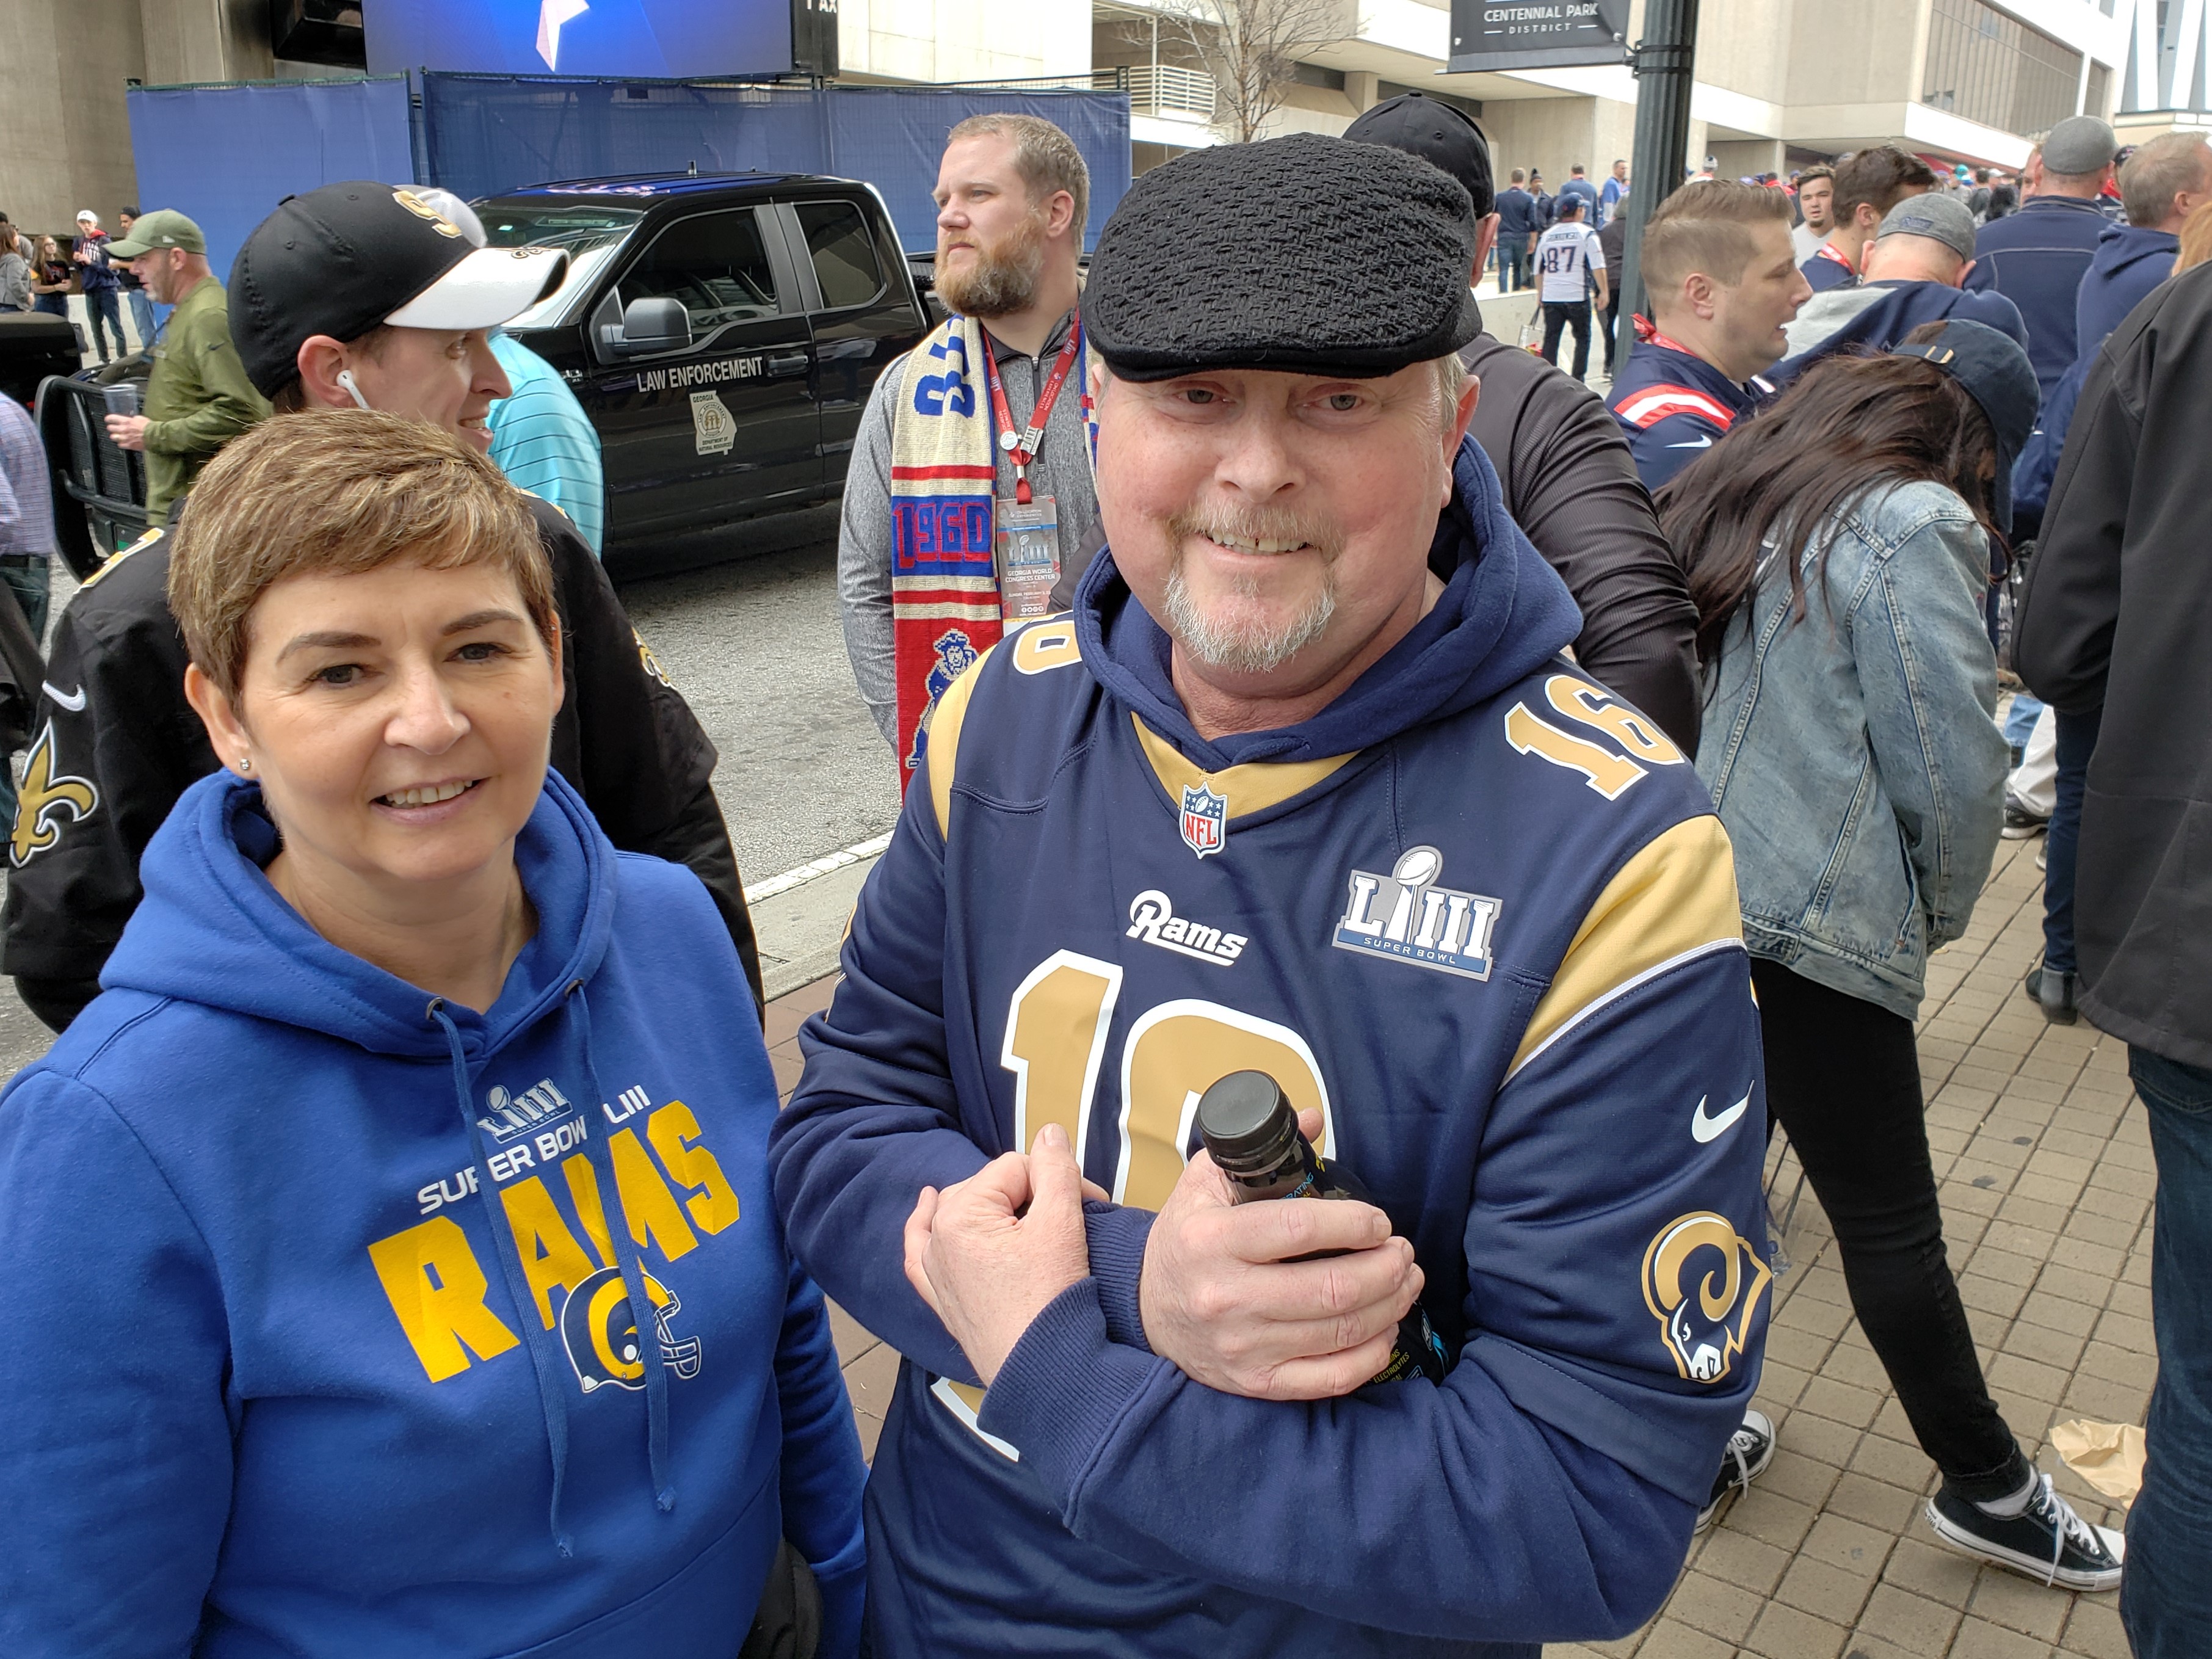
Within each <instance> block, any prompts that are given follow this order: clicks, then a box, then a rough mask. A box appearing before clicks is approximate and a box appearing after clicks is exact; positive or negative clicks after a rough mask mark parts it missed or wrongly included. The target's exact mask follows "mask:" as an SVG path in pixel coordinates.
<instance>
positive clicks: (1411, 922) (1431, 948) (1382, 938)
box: [1329, 847, 1498, 979]
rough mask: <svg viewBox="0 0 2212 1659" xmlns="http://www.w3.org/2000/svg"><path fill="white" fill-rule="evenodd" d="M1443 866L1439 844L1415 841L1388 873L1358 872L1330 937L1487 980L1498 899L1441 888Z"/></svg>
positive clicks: (1345, 946)
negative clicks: (1415, 844)
mask: <svg viewBox="0 0 2212 1659" xmlns="http://www.w3.org/2000/svg"><path fill="white" fill-rule="evenodd" d="M1443 867H1444V855H1443V854H1442V853H1439V852H1438V851H1437V849H1436V848H1433V847H1413V848H1407V851H1406V852H1405V853H1404V854H1402V855H1401V857H1400V858H1399V860H1398V862H1397V863H1396V864H1395V865H1393V866H1391V869H1390V873H1389V875H1387V876H1378V875H1376V874H1375V873H1374V872H1371V871H1368V870H1354V871H1353V872H1352V875H1351V878H1350V883H1349V888H1350V890H1349V892H1348V893H1347V895H1346V899H1345V905H1344V915H1342V916H1341V917H1340V918H1339V919H1338V921H1337V924H1336V933H1335V936H1334V938H1333V939H1330V941H1329V943H1330V944H1332V945H1335V946H1336V948H1337V949H1338V950H1340V951H1364V952H1365V953H1366V954H1367V955H1369V956H1376V957H1395V958H1396V959H1397V960H1399V961H1400V962H1410V963H1413V965H1414V966H1415V967H1417V968H1433V969H1437V971H1438V972H1440V973H1446V974H1460V975H1464V976H1465V977H1467V978H1468V979H1488V978H1489V977H1490V935H1491V930H1492V928H1494V927H1496V926H1497V925H1498V901H1497V900H1496V899H1494V898H1486V897H1484V896H1482V895H1481V894H1480V893H1462V892H1460V891H1457V890H1455V889H1453V888H1449V887H1439V886H1437V884H1436V882H1437V877H1438V876H1440V875H1442V874H1443Z"/></svg>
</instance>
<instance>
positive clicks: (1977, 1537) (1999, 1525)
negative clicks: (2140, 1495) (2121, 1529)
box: [1928, 1471, 2127, 1590]
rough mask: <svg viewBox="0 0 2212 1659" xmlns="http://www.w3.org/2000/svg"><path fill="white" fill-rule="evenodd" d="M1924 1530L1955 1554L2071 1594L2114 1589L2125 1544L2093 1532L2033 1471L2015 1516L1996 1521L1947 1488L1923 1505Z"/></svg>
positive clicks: (2106, 1531) (2102, 1530)
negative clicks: (1925, 1507) (1928, 1529)
mask: <svg viewBox="0 0 2212 1659" xmlns="http://www.w3.org/2000/svg"><path fill="white" fill-rule="evenodd" d="M1928 1524H1929V1525H1930V1526H1931V1527H1933V1528H1936V1536H1937V1537H1938V1538H1940V1539H1942V1541H1944V1542H1945V1543H1947V1544H1948V1545H1950V1546H1952V1547H1954V1549H1960V1550H1964V1551H1965V1552H1966V1553H1967V1554H1969V1555H1978V1556H1979V1557H1980V1558H1981V1559H1983V1560H1984V1561H1991V1562H1995V1563H1996V1565H1998V1566H2001V1567H2008V1568H2009V1569H2011V1570H2012V1571H2015V1572H2017V1573H2020V1574H2022V1575H2023V1576H2025V1577H2029V1578H2034V1579H2039V1580H2040V1581H2041V1582H2042V1583H2045V1584H2057V1585H2063V1586H2064V1587H2065V1588H2066V1589H2072V1590H2108V1589H2118V1588H2119V1583H2120V1561H2121V1558H2122V1557H2123V1556H2124V1555H2125V1554H2126V1553H2127V1540H2126V1539H2125V1538H2124V1537H2123V1536H2121V1535H2120V1534H2118V1533H2117V1532H2114V1531H2113V1530H2112V1528H2110V1527H2093V1526H2091V1525H2090V1524H2089V1523H2088V1522H2087V1521H2084V1520H2083V1519H2082V1518H2081V1516H2078V1515H2076V1514H2075V1513H2074V1506H2073V1505H2072V1504H2069V1503H2068V1502H2067V1501H2066V1500H2065V1499H2064V1498H2061V1497H2060V1496H2059V1495H2058V1494H2057V1492H2054V1491H2053V1490H2052V1489H2051V1477H2050V1476H2049V1475H2047V1474H2043V1473H2042V1472H2041V1471H2038V1472H2037V1474H2036V1477H2035V1492H2034V1493H2033V1496H2031V1497H2030V1498H2028V1500H2027V1508H2026V1509H2024V1510H2021V1512H2020V1513H2019V1514H2018V1515H2015V1516H2007V1517H2005V1518H2004V1519H2002V1520H2000V1519H1999V1518H1998V1517H1996V1516H1994V1515H1991V1514H1990V1513H1989V1512H1988V1511H1987V1510H1984V1509H1983V1508H1982V1507H1981V1506H1980V1505H1978V1504H1975V1503H1973V1502H1972V1501H1971V1500H1969V1499H1967V1498H1961V1497H1960V1496H1959V1495H1958V1494H1957V1493H1956V1492H1953V1491H1952V1490H1951V1489H1950V1488H1949V1487H1948V1486H1945V1487H1943V1488H1942V1489H1941V1490H1940V1491H1938V1492H1936V1495H1935V1497H1933V1498H1929V1500H1928Z"/></svg>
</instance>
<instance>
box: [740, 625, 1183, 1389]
mask: <svg viewBox="0 0 2212 1659" xmlns="http://www.w3.org/2000/svg"><path fill="white" fill-rule="evenodd" d="M978 673H979V668H970V669H969V671H968V672H967V673H966V674H964V675H963V676H962V677H961V678H960V679H959V680H958V681H956V682H955V683H954V684H953V686H952V688H951V690H949V691H947V692H946V693H945V699H944V700H943V701H942V702H940V703H939V714H938V719H939V720H944V719H945V718H946V716H945V709H946V708H964V707H965V702H966V696H967V692H968V691H972V690H973V689H974V686H975V681H976V678H977V677H978ZM963 688H966V690H963ZM929 764H930V761H929V759H928V757H924V759H923V763H922V770H921V772H919V773H918V774H917V775H915V779H914V781H913V783H912V784H911V785H910V786H909V787H908V789H907V793H906V805H905V806H904V808H903V810H902V811H901V812H900V815H899V821H898V823H897V826H896V829H894V830H893V832H892V835H891V844H890V847H889V848H887V849H886V850H885V851H884V856H883V858H882V860H880V861H879V862H878V864H877V866H876V867H875V869H874V870H873V871H872V872H870V873H869V876H868V881H867V885H866V887H865V888H864V889H863V890H862V891H861V894H860V902H859V904H858V905H857V906H856V907H855V908H854V912H853V921H852V929H851V932H850V933H848V936H847V938H846V940H845V949H844V952H843V956H842V961H841V963H840V965H841V966H842V969H844V975H845V978H844V982H843V983H842V984H841V985H840V986H839V987H837V994H836V1000H834V1001H833V1002H832V1003H831V1005H830V1009H829V1016H828V1017H827V1018H825V1017H823V1016H822V1015H819V1014H817V1015H816V1016H815V1017H814V1018H811V1019H810V1020H808V1021H807V1022H806V1024H805V1025H804V1026H802V1027H800V1028H799V1051H800V1053H801V1054H803V1055H804V1056H805V1062H806V1070H805V1075H804V1077H802V1078H801V1079H800V1081H799V1088H798V1090H797V1091H795V1092H794V1093H793V1096H792V1098H791V1103H790V1105H789V1106H788V1107H787V1108H786V1109H784V1110H783V1111H782V1112H781V1113H779V1114H778V1115H777V1117H776V1121H775V1128H774V1129H773V1130H771V1131H770V1132H769V1162H770V1164H771V1165H772V1168H773V1173H774V1178H775V1199H776V1206H777V1208H778V1209H779V1210H781V1212H782V1215H783V1224H784V1227H785V1229H786V1231H787V1235H788V1237H789V1238H790V1241H791V1248H792V1249H793V1251H794V1252H795V1253H796V1254H797V1255H798V1256H799V1260H800V1261H803V1262H805V1264H806V1267H807V1271H808V1272H810V1273H812V1274H813V1275H814V1277H815V1278H816V1279H817V1280H819V1281H820V1283H821V1285H822V1287H823V1289H824V1290H825V1291H828V1292H829V1294H830V1295H831V1296H833V1297H836V1300H837V1304H838V1305H839V1306H840V1307H842V1308H843V1309H844V1310H846V1311H847V1312H848V1313H850V1314H851V1315H852V1316H853V1317H854V1318H855V1319H857V1320H859V1321H860V1323H861V1324H862V1325H864V1326H865V1327H866V1328H867V1329H869V1330H870V1331H872V1332H873V1333H874V1334H876V1335H877V1336H879V1337H881V1338H882V1339H883V1340H884V1341H886V1342H888V1343H890V1345H891V1346H893V1347H894V1348H896V1349H897V1350H898V1351H899V1352H901V1353H902V1354H903V1355H905V1356H906V1357H907V1358H908V1359H911V1360H913V1361H914V1362H915V1364H918V1365H921V1366H922V1367H923V1368H924V1369H926V1370H929V1371H930V1372H932V1373H933V1374H934V1375H936V1376H949V1377H951V1378H952V1379H953V1380H954V1381H955V1382H959V1383H975V1382H976V1381H977V1380H978V1379H977V1377H976V1376H975V1368H974V1367H973V1366H972V1365H970V1364H969V1363H968V1357H967V1355H965V1354H963V1353H962V1352H960V1346H959V1345H958V1344H957V1343H956V1342H955V1341H953V1340H952V1338H951V1334H949V1333H948V1332H947V1331H946V1330H945V1325H944V1322H942V1321H941V1320H939V1318H938V1316H936V1315H935V1314H934V1313H933V1312H932V1311H931V1310H930V1308H929V1305H928V1304H927V1303H925V1302H924V1301H923V1300H922V1299H921V1297H920V1296H919V1295H917V1294H916V1293H915V1290H914V1287H913V1286H912V1285H908V1283H907V1280H906V1273H905V1267H904V1262H905V1260H906V1246H905V1230H906V1220H907V1218H908V1216H909V1215H911V1214H913V1212H914V1206H915V1200H917V1199H918V1198H919V1197H920V1196H921V1189H922V1188H924V1187H936V1188H945V1187H949V1186H951V1185H952V1184H953V1183H954V1182H958V1181H965V1180H966V1179H967V1178H968V1177H969V1176H972V1175H974V1174H975V1172H976V1171H977V1170H981V1168H982V1167H983V1166H984V1165H985V1164H987V1163H989V1162H990V1161H991V1159H992V1158H994V1157H996V1156H998V1154H999V1153H1000V1152H1006V1151H1009V1150H1012V1149H1010V1148H1007V1147H1004V1146H998V1145H996V1144H995V1142H996V1139H997V1131H996V1129H995V1127H994V1126H993V1124H992V1123H991V1121H990V1120H989V1118H988V1117H987V1115H985V1116H982V1117H981V1118H979V1119H978V1120H976V1121H968V1120H966V1119H964V1118H963V1115H962V1112H961V1107H960V1103H959V1100H958V1098H957V1095H956V1094H955V1091H954V1090H953V1086H952V1082H951V1075H950V1069H951V1068H950V1064H949V1062H948V1060H947V1059H946V1055H945V839H944V836H943V835H942V834H941V833H940V832H939V828H938V823H937V818H936V811H935V808H934V807H933V805H932V793H933V791H932V788H931V783H930V777H929V773H928V767H929ZM887 1143H888V1144H887ZM1085 1216H1086V1218H1087V1221H1088V1231H1089V1234H1090V1243H1091V1270H1092V1272H1093V1273H1095V1274H1097V1275H1098V1277H1099V1279H1100V1283H1101V1285H1102V1286H1103V1290H1102V1294H1103V1296H1104V1297H1105V1300H1106V1306H1107V1314H1108V1317H1109V1320H1110V1321H1111V1322H1112V1327H1113V1329H1114V1332H1115V1338H1116V1340H1121V1341H1124V1342H1128V1343H1132V1344H1133V1345H1135V1346H1138V1347H1139V1348H1142V1347H1143V1346H1144V1333H1143V1327H1142V1322H1141V1320H1140V1318H1139V1314H1138V1311H1137V1278H1138V1273H1139V1270H1140V1269H1141V1267H1142V1266H1143V1263H1144V1254H1145V1241H1146V1238H1147V1237H1149V1236H1150V1234H1151V1231H1152V1216H1151V1215H1150V1213H1149V1212H1145V1211H1139V1210H1130V1209H1125V1208H1122V1207H1121V1206H1114V1205H1104V1204H1090V1205H1086V1206H1085Z"/></svg>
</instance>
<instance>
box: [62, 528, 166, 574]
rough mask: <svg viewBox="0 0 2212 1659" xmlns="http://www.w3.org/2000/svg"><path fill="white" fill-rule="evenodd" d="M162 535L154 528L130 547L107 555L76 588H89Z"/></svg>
mask: <svg viewBox="0 0 2212 1659" xmlns="http://www.w3.org/2000/svg"><path fill="white" fill-rule="evenodd" d="M163 533H164V532H162V529H161V526H159V525H156V526H154V527H153V528H152V529H150V530H149V531H148V532H146V533H145V534H144V535H143V536H141V537H140V538H138V539H137V541H135V542H133V543H131V545H130V546H128V547H125V548H122V549H119V550H117V551H115V552H113V553H111V554H109V555H108V556H107V557H106V559H104V560H103V561H101V562H100V568H99V569H97V570H95V571H94V572H93V573H92V574H90V575H89V576H87V577H86V578H85V579H84V580H82V581H81V582H79V583H78V584H77V586H79V587H90V586H92V585H93V584H94V582H96V581H98V580H100V578H101V577H103V576H105V575H106V574H107V573H108V572H109V571H111V570H112V569H114V568H115V567H116V566H117V565H118V564H121V563H122V562H124V560H125V559H127V558H129V557H130V556H131V555H132V554H133V553H137V552H141V551H143V550H145V549H147V548H149V547H151V546H153V544H155V542H158V541H160V540H161V537H162V535H163Z"/></svg>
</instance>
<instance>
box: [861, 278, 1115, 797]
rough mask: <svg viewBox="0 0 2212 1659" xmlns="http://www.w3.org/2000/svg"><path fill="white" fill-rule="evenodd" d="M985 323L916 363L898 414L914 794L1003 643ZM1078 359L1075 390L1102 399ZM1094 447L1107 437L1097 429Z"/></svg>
mask: <svg viewBox="0 0 2212 1659" xmlns="http://www.w3.org/2000/svg"><path fill="white" fill-rule="evenodd" d="M983 349H984V348H983V341H982V325H981V323H979V322H977V321H976V320H975V319H974V318H972V317H948V318H947V319H945V321H944V322H943V323H941V324H939V325H938V326H937V327H936V328H935V329H934V330H933V331H931V333H930V335H929V337H928V338H927V339H926V340H924V341H923V342H922V343H921V344H920V345H919V346H916V347H915V349H914V352H913V355H912V356H909V357H908V359H907V362H906V384H905V386H903V387H902V388H901V389H900V394H899V399H898V402H897V403H896V404H894V405H893V409H892V414H891V635H892V652H891V663H892V669H893V671H894V673H895V674H896V677H897V680H898V741H899V753H900V755H901V756H902V757H903V759H904V765H903V766H902V768H901V769H900V774H899V787H900V788H901V789H902V790H903V789H904V788H905V787H906V783H907V781H908V779H910V778H911V777H913V775H914V773H915V768H916V767H918V766H920V765H921V757H922V753H923V751H924V750H925V749H926V748H927V744H928V740H929V732H928V720H929V712H930V710H931V709H933V708H935V707H936V704H937V700H938V698H939V697H940V696H943V695H944V694H945V689H946V688H947V687H949V686H950V685H951V684H952V682H953V681H954V680H956V679H957V678H960V675H961V672H962V671H963V670H964V669H966V668H967V667H968V665H969V664H971V663H973V662H974V661H975V659H976V658H978V657H980V656H981V655H982V654H983V653H984V652H985V651H987V650H988V649H989V648H990V647H992V646H994V645H995V644H996V643H998V640H999V635H1000V631H1001V630H1000V620H999V617H1000V613H999V578H998V572H997V569H996V568H995V566H994V562H993V553H992V535H991V532H992V495H993V485H994V481H995V479H996V477H997V476H998V466H997V459H998V449H997V447H996V445H995V443H994V438H995V436H996V435H995V434H994V432H993V430H992V419H991V398H990V392H989V389H988V383H987V381H986V380H985V379H984V374H985V373H986V371H985V369H984V367H983ZM1086 367H1087V365H1085V364H1084V363H1078V364H1077V365H1075V368H1074V370H1073V374H1072V375H1071V378H1072V379H1073V380H1075V381H1076V382H1077V384H1076V385H1075V386H1070V387H1067V388H1066V390H1065V391H1063V392H1062V394H1061V395H1063V396H1065V395H1066V392H1076V393H1078V394H1079V396H1080V397H1081V398H1083V408H1084V411H1085V423H1086V425H1091V422H1090V409H1091V391H1090V384H1089V381H1088V380H1087V379H1086V378H1085V368H1086ZM1091 439H1092V442H1093V444H1094V446H1095V444H1096V441H1097V432H1096V428H1095V426H1092V427H1091Z"/></svg>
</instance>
